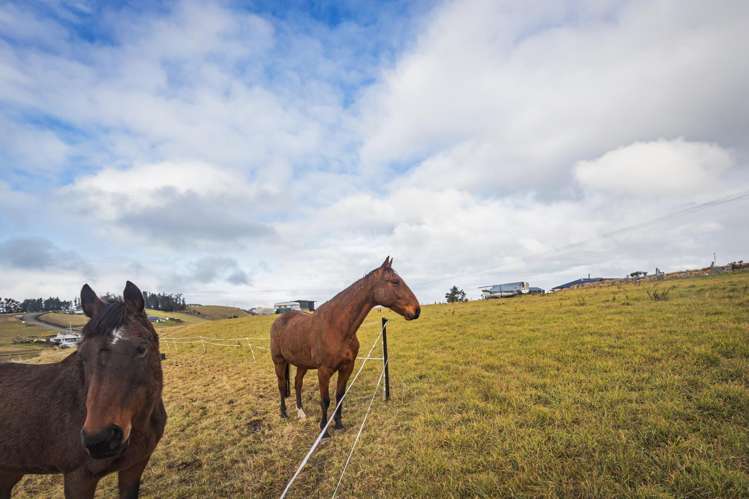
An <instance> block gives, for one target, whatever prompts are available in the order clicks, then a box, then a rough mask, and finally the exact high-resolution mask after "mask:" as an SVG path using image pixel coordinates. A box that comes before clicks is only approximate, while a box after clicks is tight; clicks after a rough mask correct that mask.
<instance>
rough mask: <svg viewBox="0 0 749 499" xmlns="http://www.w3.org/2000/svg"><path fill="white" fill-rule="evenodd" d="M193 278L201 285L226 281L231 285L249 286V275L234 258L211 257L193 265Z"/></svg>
mask: <svg viewBox="0 0 749 499" xmlns="http://www.w3.org/2000/svg"><path fill="white" fill-rule="evenodd" d="M192 268H193V274H192V278H193V279H195V280H196V281H198V282H201V283H211V282H214V281H217V280H225V281H226V282H229V283H231V284H235V285H240V284H249V283H250V280H249V277H248V276H247V273H246V272H245V271H244V270H242V269H241V268H240V267H239V265H238V264H237V261H236V260H234V259H233V258H228V257H218V256H210V257H204V258H201V259H199V260H197V261H195V262H193V263H192Z"/></svg>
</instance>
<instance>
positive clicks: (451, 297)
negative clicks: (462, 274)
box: [445, 286, 468, 303]
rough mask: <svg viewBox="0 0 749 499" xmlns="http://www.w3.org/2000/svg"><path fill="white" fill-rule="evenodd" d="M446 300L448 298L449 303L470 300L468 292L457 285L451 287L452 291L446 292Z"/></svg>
mask: <svg viewBox="0 0 749 499" xmlns="http://www.w3.org/2000/svg"><path fill="white" fill-rule="evenodd" d="M445 300H447V303H455V302H462V301H468V299H467V298H466V292H465V291H463V290H462V289H458V287H457V286H453V287H452V288H450V291H448V292H447V293H446V294H445Z"/></svg>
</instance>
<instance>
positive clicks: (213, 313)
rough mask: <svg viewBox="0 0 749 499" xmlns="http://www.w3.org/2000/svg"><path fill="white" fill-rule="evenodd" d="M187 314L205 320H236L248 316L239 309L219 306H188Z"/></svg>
mask: <svg viewBox="0 0 749 499" xmlns="http://www.w3.org/2000/svg"><path fill="white" fill-rule="evenodd" d="M187 313H189V314H193V315H196V316H198V317H200V318H201V319H207V320H217V319H236V318H239V317H246V316H248V315H249V314H248V313H247V312H245V311H244V310H242V309H241V308H238V307H224V306H221V305H188V306H187Z"/></svg>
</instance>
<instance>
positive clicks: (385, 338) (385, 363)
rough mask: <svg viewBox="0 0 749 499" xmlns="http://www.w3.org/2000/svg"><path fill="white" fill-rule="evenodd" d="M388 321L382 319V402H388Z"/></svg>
mask: <svg viewBox="0 0 749 499" xmlns="http://www.w3.org/2000/svg"><path fill="white" fill-rule="evenodd" d="M387 323H388V320H387V319H386V318H384V317H383V318H382V363H383V369H384V370H385V374H384V377H385V380H384V381H385V384H384V385H383V386H382V389H383V390H384V391H383V393H382V396H383V399H384V400H390V371H389V370H388V369H389V366H388V327H387Z"/></svg>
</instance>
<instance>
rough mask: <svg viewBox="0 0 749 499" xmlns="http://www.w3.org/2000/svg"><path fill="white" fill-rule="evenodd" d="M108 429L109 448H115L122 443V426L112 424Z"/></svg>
mask: <svg viewBox="0 0 749 499" xmlns="http://www.w3.org/2000/svg"><path fill="white" fill-rule="evenodd" d="M109 431H110V437H109V448H110V449H112V450H114V449H117V448H118V447H119V446H120V445H122V435H123V433H122V428H120V427H119V426H117V425H112V427H111V428H110V429H109Z"/></svg>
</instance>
